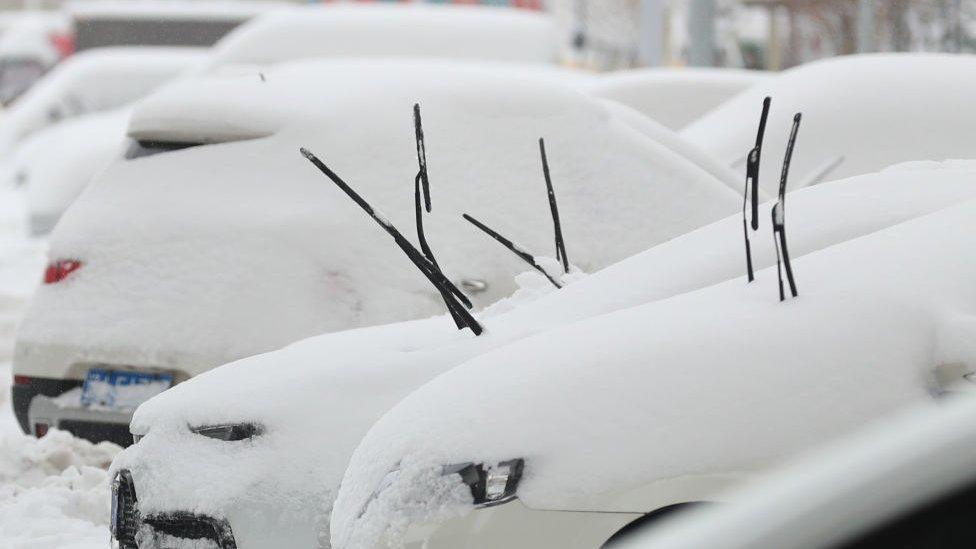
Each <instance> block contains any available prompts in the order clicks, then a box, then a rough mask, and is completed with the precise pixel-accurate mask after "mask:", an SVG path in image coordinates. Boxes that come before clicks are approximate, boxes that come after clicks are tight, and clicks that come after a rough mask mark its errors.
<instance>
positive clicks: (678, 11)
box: [0, 0, 976, 104]
mask: <svg viewBox="0 0 976 549" xmlns="http://www.w3.org/2000/svg"><path fill="white" fill-rule="evenodd" d="M325 1H326V2H330V3H338V2H339V0H325ZM351 1H354V0H351ZM374 1H375V0H374ZM400 1H407V2H422V1H425V0H400ZM426 1H427V2H430V3H454V4H479V3H480V4H491V5H499V6H509V7H512V8H516V9H527V10H538V11H544V12H549V13H551V14H552V16H553V18H554V19H555V20H556V21H558V24H559V28H560V29H561V31H562V36H563V46H564V48H563V61H564V63H566V64H567V65H572V66H576V67H583V68H588V69H593V70H601V71H606V70H616V69H623V68H632V67H642V66H703V67H709V66H714V67H733V68H746V69H765V70H781V69H785V68H789V67H792V66H795V65H799V64H802V63H805V62H808V61H811V60H815V59H819V58H823V57H829V56H835V55H844V54H851V53H858V52H893V51H899V52H901V51H942V52H967V51H973V50H974V49H976V39H974V35H976V2H974V1H972V0H481V1H480V2H479V1H478V0H426ZM282 3H287V0H284V2H269V1H266V0H239V1H237V2H234V1H232V0H218V1H216V2H215V1H212V0H114V1H102V0H90V1H77V0H75V1H68V2H66V1H63V0H0V102H3V103H4V104H7V103H9V102H11V101H12V100H13V99H14V98H15V97H16V96H17V95H19V94H20V93H22V92H23V91H24V90H26V89H27V88H28V87H29V86H30V84H31V83H32V82H33V81H34V80H36V79H37V78H38V77H39V76H40V75H42V74H43V73H44V72H46V71H47V70H48V69H50V68H51V67H52V66H53V65H54V64H55V63H56V62H57V61H58V60H59V59H61V58H64V57H65V56H68V55H70V54H71V53H73V52H75V51H80V50H84V49H90V48H94V47H99V46H110V45H134V44H147V45H193V46H206V45H210V44H212V43H213V42H215V41H216V40H217V39H219V38H220V37H221V36H223V35H224V34H226V33H227V32H228V31H229V30H231V29H232V28H233V27H235V26H237V25H239V24H240V23H242V22H244V21H245V20H246V19H248V18H250V17H251V16H253V15H255V14H257V13H259V12H262V11H266V10H269V9H273V7H275V6H280V5H281V4H282ZM295 3H305V2H298V1H297V0H295Z"/></svg>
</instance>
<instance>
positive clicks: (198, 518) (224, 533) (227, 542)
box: [143, 513, 237, 549]
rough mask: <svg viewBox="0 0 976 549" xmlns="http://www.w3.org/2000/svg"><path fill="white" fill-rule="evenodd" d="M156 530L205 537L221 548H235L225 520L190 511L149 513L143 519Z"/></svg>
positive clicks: (192, 537)
mask: <svg viewBox="0 0 976 549" xmlns="http://www.w3.org/2000/svg"><path fill="white" fill-rule="evenodd" d="M143 522H145V523H146V524H148V525H149V526H151V527H152V528H153V530H156V531H157V532H162V533H163V534H166V535H169V536H173V537H176V538H182V539H207V540H211V541H213V542H215V543H216V544H217V546H218V547H220V548H221V549H237V542H236V541H234V534H233V532H232V531H231V528H230V525H229V524H227V521H224V520H218V519H215V518H212V517H208V516H204V515H195V514H192V513H168V514H165V515H151V516H148V517H146V518H144V519H143Z"/></svg>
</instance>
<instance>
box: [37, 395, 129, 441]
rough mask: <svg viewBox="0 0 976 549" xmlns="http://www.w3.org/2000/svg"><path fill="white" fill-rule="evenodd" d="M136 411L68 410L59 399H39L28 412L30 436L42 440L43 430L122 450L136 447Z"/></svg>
mask: <svg viewBox="0 0 976 549" xmlns="http://www.w3.org/2000/svg"><path fill="white" fill-rule="evenodd" d="M130 421H132V411H131V410H126V411H112V410H102V409H90V408H84V407H80V406H78V407H76V406H65V405H64V404H62V403H60V402H58V401H57V400H56V399H54V398H51V397H49V396H45V395H37V396H35V397H34V398H33V399H32V400H31V401H30V405H29V406H28V410H27V425H28V429H27V432H28V433H30V434H32V435H34V436H39V435H41V434H43V433H38V432H37V429H38V427H39V426H43V428H44V429H45V431H46V429H47V428H57V429H61V430H63V431H68V432H69V433H71V434H73V435H75V436H76V437H79V438H84V439H86V440H89V441H91V442H96V443H97V442H101V441H109V442H112V443H115V444H118V445H119V446H123V447H125V446H129V445H130V444H132V435H131V434H130V433H129V422H130Z"/></svg>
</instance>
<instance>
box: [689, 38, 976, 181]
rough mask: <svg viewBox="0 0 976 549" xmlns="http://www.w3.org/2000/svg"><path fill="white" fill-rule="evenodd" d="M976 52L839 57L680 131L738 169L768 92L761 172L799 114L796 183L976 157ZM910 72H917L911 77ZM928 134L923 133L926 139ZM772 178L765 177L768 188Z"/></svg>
mask: <svg viewBox="0 0 976 549" xmlns="http://www.w3.org/2000/svg"><path fill="white" fill-rule="evenodd" d="M974 70H976V56H973V55H948V54H877V55H852V56H843V57H834V58H831V59H825V60H822V61H816V62H813V63H809V64H806V65H801V66H799V67H795V68H793V69H790V70H787V71H784V72H782V73H780V74H778V75H775V76H772V77H770V78H768V79H765V80H763V81H761V82H760V83H758V84H756V85H755V86H753V87H752V88H750V89H749V90H747V91H745V92H743V93H741V94H739V95H738V96H736V97H735V98H733V99H731V100H729V101H728V102H726V103H724V104H722V105H721V106H719V107H718V108H716V109H715V110H714V111H712V112H710V113H708V114H707V115H705V116H703V117H702V118H700V119H698V120H696V121H695V122H693V123H692V124H690V125H689V126H687V127H686V128H685V129H684V130H682V132H681V134H682V136H683V137H685V138H687V139H688V140H689V141H691V142H692V143H694V144H696V145H698V146H699V147H700V148H702V149H704V150H705V151H707V152H709V153H711V154H713V155H714V156H715V157H716V158H718V159H719V160H721V161H722V162H724V163H725V164H726V165H732V166H735V167H736V168H737V169H738V168H739V167H741V166H742V165H744V164H745V161H746V156H747V154H748V152H749V151H747V150H745V151H744V150H742V145H741V144H742V142H743V141H744V140H748V139H749V138H750V137H752V136H755V132H756V120H757V119H758V116H759V115H758V110H759V105H760V104H761V103H762V100H763V97H765V96H771V97H772V109H771V111H770V115H769V121H768V131H767V133H766V141H767V144H766V147H765V149H764V151H763V155H762V159H761V163H762V171H763V172H764V173H768V174H774V173H778V169H779V162H780V159H782V158H783V154H784V151H785V146H786V141H787V139H786V136H787V133H788V132H789V128H790V125H789V122H790V119H791V118H792V116H793V113H795V112H797V111H802V112H803V116H804V123H803V137H802V139H803V146H802V147H799V148H798V150H797V153H796V155H795V157H794V158H793V166H792V168H791V171H792V173H793V176H792V183H791V188H793V189H798V188H801V187H804V186H807V185H811V184H816V183H818V182H821V181H825V180H828V179H839V178H843V177H849V176H851V175H858V174H864V173H870V172H875V171H877V170H880V169H882V168H885V167H887V166H890V165H892V164H895V163H898V162H907V161H911V160H945V159H952V158H974V153H973V148H972V147H971V146H970V144H969V142H968V141H967V138H966V136H968V135H969V132H970V128H972V127H973V125H974V124H976V113H974V111H973V110H972V109H970V108H969V104H970V102H971V98H972V97H973V95H974V94H976V78H970V77H969V75H970V74H974V72H973V71H974ZM906 75H911V77H910V78H909V77H906ZM922 136H924V138H923V137H922ZM776 183H777V181H776V178H775V177H770V178H767V179H764V180H763V181H760V185H761V186H763V187H764V188H765V189H766V190H767V191H772V190H774V189H775V187H776Z"/></svg>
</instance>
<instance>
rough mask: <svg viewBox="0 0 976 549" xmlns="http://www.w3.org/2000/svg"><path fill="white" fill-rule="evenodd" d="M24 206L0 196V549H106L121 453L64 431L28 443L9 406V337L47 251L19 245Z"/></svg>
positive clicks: (17, 196) (38, 245)
mask: <svg viewBox="0 0 976 549" xmlns="http://www.w3.org/2000/svg"><path fill="white" fill-rule="evenodd" d="M22 198H23V197H22V193H20V192H19V191H14V192H11V191H0V203H2V204H3V206H2V207H0V547H3V548H4V549H20V548H28V547H29V548H31V549H49V548H50V549H88V548H95V547H97V548H103V547H105V546H106V544H107V543H108V517H109V498H108V475H107V473H106V468H107V467H108V465H109V463H111V461H112V458H113V457H114V456H115V454H116V453H118V452H119V451H120V450H121V449H120V448H119V447H117V446H114V445H112V444H109V443H102V444H98V445H95V444H91V443H89V442H87V441H85V440H80V439H77V438H74V437H73V436H71V435H70V434H68V433H65V432H62V431H53V432H51V433H48V435H47V436H46V437H44V438H42V439H35V438H32V437H28V436H25V435H23V434H22V433H21V431H20V427H19V426H18V425H17V422H16V420H15V419H14V415H13V409H12V408H11V405H10V383H11V381H12V380H11V373H10V354H11V350H12V348H13V336H14V329H15V327H16V323H17V321H18V319H19V318H20V315H21V313H22V312H23V309H24V305H25V304H26V301H27V299H28V298H29V297H30V293H31V291H32V289H33V287H34V285H35V284H36V283H37V281H38V280H39V278H40V273H41V270H42V268H43V265H44V258H45V254H44V250H45V247H46V245H45V243H44V242H39V241H31V240H28V239H26V238H25V237H23V233H22V231H21V228H22V227H23V226H24V225H23V223H22V222H21V221H22V219H23V209H22V208H21V206H22V204H23V200H22Z"/></svg>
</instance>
